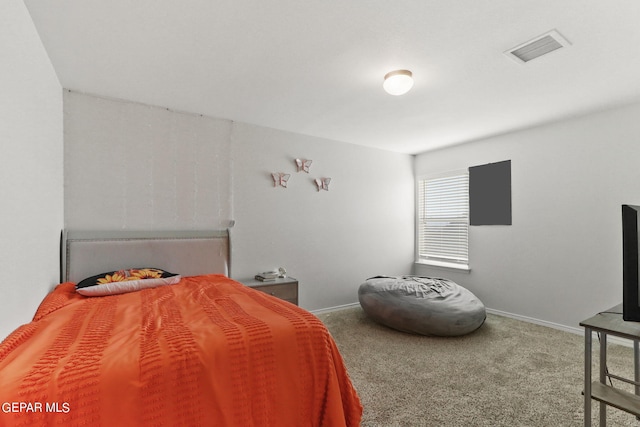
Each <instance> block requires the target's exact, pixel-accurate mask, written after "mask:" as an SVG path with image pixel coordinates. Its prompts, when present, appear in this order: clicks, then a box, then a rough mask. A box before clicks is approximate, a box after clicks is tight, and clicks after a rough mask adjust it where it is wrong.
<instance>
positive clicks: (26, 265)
mask: <svg viewBox="0 0 640 427" xmlns="http://www.w3.org/2000/svg"><path fill="white" fill-rule="evenodd" d="M0 57H2V66H0V93H1V94H2V96H0V153H1V158H2V167H1V168H0V197H1V199H2V209H0V221H1V222H2V233H0V340H1V339H2V338H4V337H5V336H6V335H8V334H9V332H11V331H12V330H13V329H15V328H16V327H18V326H19V325H20V324H22V323H26V322H28V321H30V320H31V318H32V317H33V314H34V312H35V310H36V308H37V307H38V304H39V303H40V301H41V300H42V298H43V297H44V296H45V295H46V293H47V292H48V291H49V290H50V289H51V288H52V287H53V285H54V284H56V283H57V282H58V277H59V276H58V271H59V268H58V242H59V238H60V230H61V229H62V225H63V224H62V222H63V220H62V215H63V207H62V204H63V195H62V191H63V187H62V150H63V142H62V89H61V87H60V84H59V83H58V79H57V77H56V74H55V72H54V70H53V67H52V66H51V63H50V62H49V58H48V57H47V54H46V52H45V51H44V48H43V46H42V44H41V42H40V39H39V37H38V34H37V32H36V29H35V27H34V26H33V23H32V22H31V18H30V17H29V14H28V12H27V10H26V8H25V6H24V3H23V2H22V1H21V0H3V1H2V2H0Z"/></svg>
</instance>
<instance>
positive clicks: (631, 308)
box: [622, 205, 640, 322]
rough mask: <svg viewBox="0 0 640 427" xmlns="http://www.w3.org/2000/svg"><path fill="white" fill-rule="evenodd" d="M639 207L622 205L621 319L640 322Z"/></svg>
mask: <svg viewBox="0 0 640 427" xmlns="http://www.w3.org/2000/svg"><path fill="white" fill-rule="evenodd" d="M639 213H640V206H633V205H622V318H623V319H624V320H629V321H634V322H640V292H639V288H640V281H639V280H638V279H639V278H638V264H639V259H638V254H639V251H638V245H640V239H638V228H639V227H638V221H639V220H640V215H639Z"/></svg>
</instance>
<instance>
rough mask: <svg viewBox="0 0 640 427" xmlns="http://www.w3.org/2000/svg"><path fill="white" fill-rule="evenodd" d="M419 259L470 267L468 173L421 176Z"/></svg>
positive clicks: (429, 262) (419, 193)
mask: <svg viewBox="0 0 640 427" xmlns="http://www.w3.org/2000/svg"><path fill="white" fill-rule="evenodd" d="M417 187H418V197H417V200H418V227H417V230H418V236H417V240H418V242H417V251H418V254H417V261H418V262H423V263H426V264H432V265H439V266H444V267H454V268H460V269H468V268H469V173H468V172H467V171H466V170H465V171H458V172H452V173H448V174H446V175H440V176H437V177H428V178H420V179H418V183H417Z"/></svg>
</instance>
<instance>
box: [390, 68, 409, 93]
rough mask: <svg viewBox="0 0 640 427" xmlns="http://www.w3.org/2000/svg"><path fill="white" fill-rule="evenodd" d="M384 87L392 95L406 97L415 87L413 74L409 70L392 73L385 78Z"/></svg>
mask: <svg viewBox="0 0 640 427" xmlns="http://www.w3.org/2000/svg"><path fill="white" fill-rule="evenodd" d="M382 87H383V88H384V90H385V91H387V93H389V94H391V95H404V94H405V93H407V92H409V90H410V89H411V88H412V87H413V74H411V71H409V70H395V71H390V72H388V73H387V74H386V75H385V76H384V83H383V84H382Z"/></svg>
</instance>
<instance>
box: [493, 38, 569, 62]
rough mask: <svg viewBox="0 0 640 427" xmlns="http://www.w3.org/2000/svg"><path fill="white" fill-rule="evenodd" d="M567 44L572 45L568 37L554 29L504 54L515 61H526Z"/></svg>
mask: <svg viewBox="0 0 640 427" xmlns="http://www.w3.org/2000/svg"><path fill="white" fill-rule="evenodd" d="M566 46H570V43H569V42H568V41H567V39H565V38H564V37H562V36H561V35H560V33H558V32H557V31H555V30H553V31H549V32H548V33H545V34H543V35H541V36H538V37H536V38H534V39H533V40H529V41H528V42H526V43H523V44H521V45H519V46H516V47H514V48H513V49H509V50H508V51H506V52H505V53H504V54H505V55H507V56H508V57H510V58H512V59H513V60H515V61H518V62H520V63H525V62H529V61H531V60H532V59H536V58H539V57H541V56H542V55H546V54H547V53H550V52H553V51H554V50H558V49H560V48H563V47H566Z"/></svg>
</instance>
